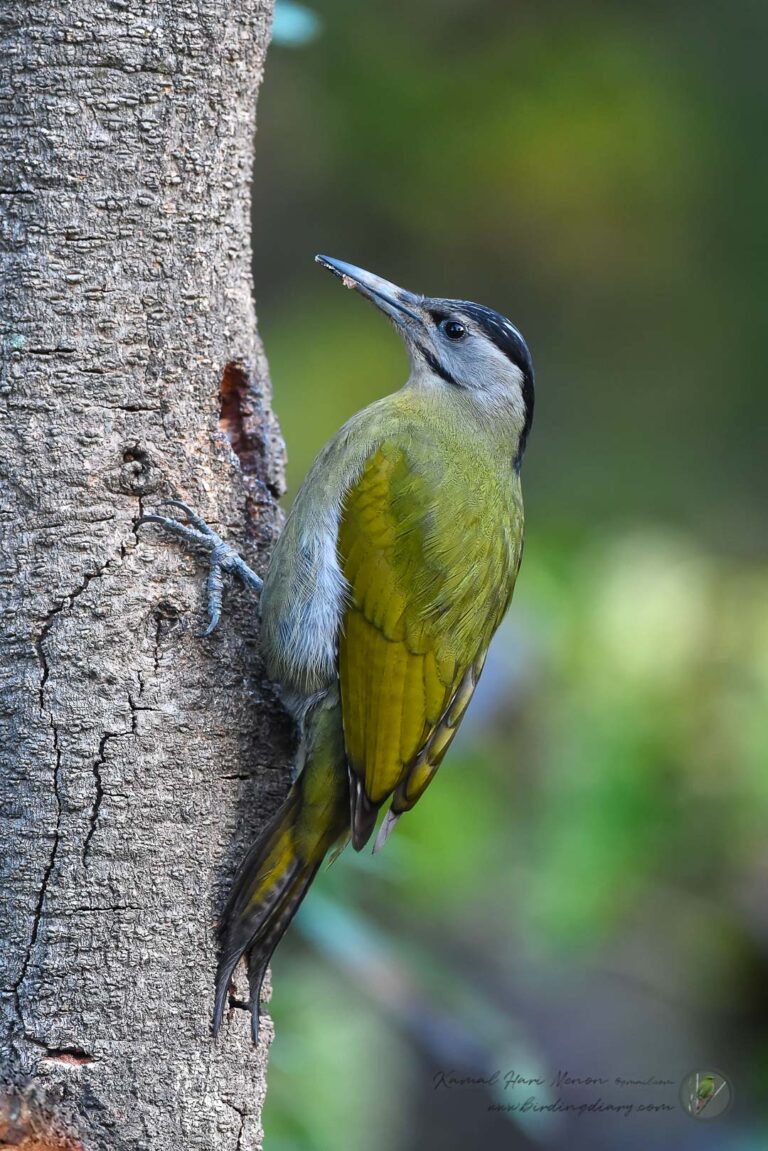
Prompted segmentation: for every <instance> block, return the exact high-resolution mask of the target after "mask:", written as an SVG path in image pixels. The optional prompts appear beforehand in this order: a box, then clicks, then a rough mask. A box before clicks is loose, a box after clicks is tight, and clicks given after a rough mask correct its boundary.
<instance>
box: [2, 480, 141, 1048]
mask: <svg viewBox="0 0 768 1151" xmlns="http://www.w3.org/2000/svg"><path fill="white" fill-rule="evenodd" d="M139 505H140V506H141V499H139ZM133 535H134V539H135V540H136V543H138V539H139V536H138V526H137V525H136V523H134V525H133ZM134 546H135V545H134ZM127 552H128V545H127V544H121V545H120V551H119V557H120V559H121V560H122V559H125V556H126V555H127ZM113 558H114V557H113ZM111 563H112V558H110V559H108V560H107V561H106V562H105V563H104V564H102V565H101V566H100V567H98V568H97V569H96V570H95V571H92V572H86V574H85V575H84V577H83V579H82V580H81V582H80V583H79V584H78V586H77V587H76V588H75V589H74V591H72V592H70V593H69V594H68V595H67V596H65V597H64V599H63V600H61V602H59V603H57V604H56V605H55V607H53V608H52V609H51V610H50V611H49V612H48V614H47V616H46V617H45V619H44V620H43V625H42V627H41V629H40V634H39V635H38V636H37V638H36V639H35V642H34V647H35V652H36V654H37V658H38V662H39V663H40V687H39V691H38V699H39V706H40V714H41V716H42V717H43V718H45V716H46V707H45V688H46V684H47V683H48V678H49V676H50V668H49V666H48V659H47V657H46V654H45V641H46V640H47V638H48V636H49V635H50V632H51V629H52V628H53V625H54V622H55V620H56V617H57V616H58V615H60V614H61V613H62V612H63V611H65V610H71V609H72V607H73V606H74V604H75V601H76V600H77V599H78V598H79V597H80V596H81V595H82V594H83V593H84V592H85V590H86V589H87V587H88V585H89V584H90V583H91V581H92V580H94V579H96V578H97V577H99V576H102V575H103V574H104V572H105V571H106V570H107V568H108V567H109V565H110V564H111ZM48 723H49V726H50V728H51V731H52V732H53V750H54V755H55V762H54V768H53V795H54V799H55V800H56V826H55V827H54V830H53V843H52V844H51V851H50V855H49V856H48V862H47V863H46V866H45V870H44V871H43V877H42V881H41V884H40V890H39V892H38V897H37V902H36V905H35V911H34V916H33V919H32V931H31V934H30V939H29V943H28V944H27V947H26V950H25V952H24V960H23V962H22V965H21V970H20V972H19V977H18V979H17V980H16V982H15V983H14V985H13V999H14V1005H15V1009H16V1017H17V1031H19V1030H20V1031H21V1033H22V1034H23V1035H24V1036H25V1037H26V1030H25V1026H24V1016H23V1013H22V1010H21V988H22V986H23V984H24V980H25V979H26V977H27V972H28V971H29V967H30V964H31V962H32V952H33V951H34V948H35V944H36V943H37V938H38V935H39V933H40V923H41V921H42V917H43V907H44V906H45V897H46V895H47V893H48V884H49V882H50V879H51V875H52V874H53V869H54V867H55V866H56V855H57V853H58V850H59V842H60V839H61V818H62V807H61V794H60V791H59V774H60V771H61V746H60V743H59V730H58V727H57V726H56V723H55V721H54V718H53V712H52V711H51V710H50V709H49V710H48ZM112 735H113V733H108V734H107V735H106V736H104V737H103V738H102V741H101V744H100V746H99V754H100V756H102V759H101V761H100V762H99V761H97V763H96V764H95V765H94V775H95V777H96V800H95V802H94V809H93V811H92V812H91V826H90V828H89V831H88V836H87V838H86V844H85V849H84V853H83V862H85V855H86V852H87V848H88V845H89V843H90V839H91V837H92V835H93V831H94V830H95V826H96V819H97V817H98V808H99V806H100V805H101V799H102V797H103V794H104V789H103V786H102V783H101V770H100V768H101V763H103V752H104V747H105V746H106V743H107V741H108V739H109V738H111V736H112Z"/></svg>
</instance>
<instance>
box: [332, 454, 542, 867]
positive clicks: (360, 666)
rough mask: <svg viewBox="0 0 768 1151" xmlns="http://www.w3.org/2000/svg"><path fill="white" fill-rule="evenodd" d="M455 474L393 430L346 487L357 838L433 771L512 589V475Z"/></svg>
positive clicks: (347, 726)
mask: <svg viewBox="0 0 768 1151" xmlns="http://www.w3.org/2000/svg"><path fill="white" fill-rule="evenodd" d="M510 471H511V469H510ZM450 479H452V480H453V481H454V482H452V483H451V482H448V483H447V482H446V480H450ZM455 481H456V475H455V468H454V467H452V465H451V461H450V460H449V459H447V458H445V456H443V457H442V458H441V456H440V453H435V451H434V450H427V451H424V450H423V445H422V446H421V447H420V445H419V444H418V443H414V441H413V440H409V441H408V442H407V444H399V443H397V442H395V441H393V440H390V441H387V442H385V443H384V444H382V445H381V447H380V448H379V449H378V450H377V451H376V452H375V453H374V454H373V455H372V456H371V458H370V459H369V460H368V462H367V464H366V465H365V467H364V470H363V472H362V474H361V476H360V478H359V480H358V481H357V482H356V484H355V485H354V486H353V488H352V490H351V491H350V492H349V493H348V495H347V498H346V500H345V504H344V508H343V513H342V518H341V523H340V527H339V537H338V552H339V560H340V564H341V568H342V571H343V574H344V576H345V578H346V580H347V582H348V584H349V587H350V593H351V594H350V603H349V606H348V608H347V610H346V612H345V616H344V619H343V624H342V632H341V636H340V640H339V678H340V684H341V701H342V714H343V721H344V738H345V743H346V750H347V756H348V760H349V765H350V780H351V783H352V809H353V817H352V821H353V829H352V830H353V842H354V844H355V847H356V848H358V849H359V848H360V847H361V846H362V845H363V844H364V843H365V842H366V841H367V839H368V838H369V836H370V834H371V831H372V830H373V826H374V824H375V821H376V815H377V811H378V808H379V806H380V805H381V804H382V803H383V802H384V801H385V800H386V799H387V797H388V796H390V795H394V799H393V805H392V810H393V813H394V814H399V813H400V812H402V811H406V810H408V809H409V808H411V807H412V806H413V805H414V804H415V803H416V801H417V800H418V798H419V796H420V795H421V794H422V792H423V791H424V789H425V788H426V786H427V785H428V783H429V781H430V780H431V778H432V776H433V775H434V772H435V771H436V770H437V767H438V766H439V764H440V761H441V759H442V757H443V755H444V754H445V752H446V750H447V748H448V746H449V744H450V742H451V739H452V737H453V734H454V732H455V730H456V728H457V727H458V724H459V722H460V720H461V717H462V715H463V714H464V711H465V709H466V707H467V704H468V703H469V700H470V699H471V697H472V693H473V691H474V688H475V684H476V683H477V679H478V677H479V675H480V671H481V669H482V664H483V661H484V659H485V653H486V650H487V648H488V644H489V643H490V640H491V637H492V635H493V633H494V631H495V630H496V628H497V627H498V625H499V623H500V621H501V618H502V616H503V614H504V612H505V611H506V609H507V606H508V604H509V600H510V598H511V595H512V589H513V586H514V580H515V576H516V574H517V568H518V566H519V561H520V551H521V537H522V511H521V506H520V503H519V499H517V500H515V499H512V495H511V493H512V480H511V475H510V480H509V484H508V488H509V491H507V490H505V488H504V486H503V484H500V483H498V482H496V481H495V480H494V477H493V476H492V475H491V474H490V473H489V472H488V471H487V470H486V471H485V472H483V470H482V468H481V469H480V471H479V473H478V472H477V471H475V472H474V474H473V477H472V483H461V484H458V485H457V483H456V482H455ZM457 486H458V487H460V488H461V490H460V491H458V492H457V491H456V488H457Z"/></svg>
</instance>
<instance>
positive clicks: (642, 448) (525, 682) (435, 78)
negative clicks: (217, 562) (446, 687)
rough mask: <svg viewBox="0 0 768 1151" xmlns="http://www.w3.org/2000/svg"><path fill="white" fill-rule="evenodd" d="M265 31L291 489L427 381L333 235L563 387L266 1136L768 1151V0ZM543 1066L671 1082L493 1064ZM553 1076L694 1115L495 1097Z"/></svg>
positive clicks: (322, 974)
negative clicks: (431, 742)
mask: <svg viewBox="0 0 768 1151" xmlns="http://www.w3.org/2000/svg"><path fill="white" fill-rule="evenodd" d="M278 20H279V22H278V25H277V33H278V35H277V39H276V42H275V44H274V45H273V47H272V49H271V52H270V56H269V60H268V66H267V73H266V79H265V83H264V87H263V90H262V94H261V105H260V110H259V125H260V127H259V135H258V141H257V167H256V186H255V199H254V230H255V237H254V243H255V253H256V258H255V274H256V284H257V295H258V311H259V318H260V325H261V332H262V336H263V338H264V340H265V343H266V348H267V352H268V355H269V359H270V364H271V371H272V378H273V384H274V393H275V407H276V410H277V413H278V416H279V418H280V420H281V423H282V428H283V431H284V433H285V437H286V440H287V443H288V451H289V467H288V479H289V488H290V490H289V494H288V497H287V501H289V500H290V498H291V495H292V494H294V493H295V491H296V488H297V486H298V484H299V483H300V481H301V478H302V477H303V475H304V473H305V471H306V469H307V467H308V466H309V464H310V462H311V460H312V459H313V457H314V455H315V453H316V452H317V450H318V449H319V448H320V447H321V445H322V444H323V442H324V441H325V440H326V439H327V437H328V436H329V435H330V434H332V432H333V431H334V430H335V429H336V428H337V427H338V426H339V425H340V424H341V423H342V422H343V421H344V420H345V419H346V418H347V417H348V416H349V415H351V414H352V413H353V412H354V411H355V410H357V409H358V408H360V407H362V406H363V405H364V404H366V403H368V402H369V401H371V400H373V399H374V398H376V397H378V396H380V395H383V394H385V393H386V392H389V391H392V390H394V389H395V388H396V387H397V386H399V384H400V383H401V382H402V381H403V380H404V379H405V375H406V372H407V364H406V359H405V355H404V352H403V350H402V349H401V347H400V345H399V342H398V340H397V338H396V336H395V335H394V333H393V332H392V331H391V329H390V328H389V326H388V325H387V324H386V323H385V322H384V320H383V319H382V318H381V316H380V315H378V314H376V313H375V312H374V310H373V309H371V308H369V307H368V306H367V305H366V304H365V303H364V302H363V301H362V300H360V299H358V298H356V297H354V296H352V295H350V294H349V293H345V292H343V291H342V290H341V289H340V286H339V285H338V284H337V283H336V282H335V281H333V280H332V279H331V278H330V277H329V276H328V275H327V274H324V273H323V272H321V271H320V270H319V269H318V268H316V267H315V266H314V265H313V263H312V256H313V255H314V253H315V252H318V251H322V252H327V253H329V254H331V255H334V256H338V257H340V258H342V259H346V260H349V261H351V262H353V263H357V264H361V265H362V266H364V267H368V268H371V269H373V270H375V271H377V272H379V273H381V274H383V275H385V276H386V277H388V278H390V279H393V280H395V281H397V282H399V283H402V284H403V285H405V286H407V287H409V288H411V289H414V290H418V291H425V292H428V293H432V294H440V295H456V296H460V297H464V298H470V299H476V300H478V301H480V302H483V303H487V304H490V305H492V306H494V307H496V308H498V309H499V310H500V311H502V312H504V313H505V314H507V315H509V316H510V317H511V318H512V319H513V320H514V321H515V322H516V323H517V324H518V325H519V327H520V328H521V329H522V331H523V332H524V333H525V335H526V337H527V339H528V341H529V344H530V346H531V348H532V351H533V356H534V362H535V364H536V369H537V389H538V390H537V404H536V418H535V421H534V428H533V433H532V436H531V441H530V446H529V450H528V454H527V457H526V461H525V466H524V470H523V475H524V487H525V495H526V509H527V519H528V529H527V547H526V558H525V562H524V564H523V568H522V573H521V577H520V580H519V584H518V590H517V592H516V596H515V600H514V603H513V606H512V610H511V613H510V616H509V618H508V620H507V622H506V623H505V625H504V627H503V628H502V630H501V632H500V633H499V635H498V636H497V638H496V640H495V642H494V645H493V649H492V653H491V657H490V658H489V663H488V665H487V668H486V671H485V674H484V677H483V680H482V683H481V685H480V690H479V691H478V694H477V696H476V699H475V701H474V704H473V707H472V708H471V709H470V712H469V715H468V717H467V719H466V721H465V724H464V729H463V731H462V733H461V737H460V738H459V739H458V740H457V741H456V743H455V744H454V747H453V749H452V751H451V754H450V755H449V756H448V758H447V760H446V762H445V764H444V766H443V768H442V769H441V772H440V778H439V780H438V782H437V783H436V784H435V785H434V786H433V787H432V788H431V789H430V791H429V794H428V795H427V797H426V798H425V800H424V802H423V804H420V805H419V807H418V808H417V809H416V811H414V813H413V814H412V815H410V816H408V817H407V818H406V819H404V820H402V822H401V823H400V825H399V826H398V829H397V832H396V834H395V835H394V836H393V837H392V839H391V840H390V842H389V844H388V845H387V848H386V850H385V851H384V852H382V853H381V855H379V856H377V857H376V859H375V860H373V859H371V857H370V856H369V855H367V854H366V855H364V856H361V857H353V853H351V852H345V853H344V855H343V856H342V858H341V859H340V860H339V861H338V863H336V864H335V865H334V866H333V867H332V868H331V869H330V870H328V871H324V872H323V873H322V875H321V877H320V879H319V880H318V881H317V884H316V886H315V888H314V889H313V892H312V894H311V896H310V898H309V899H308V900H307V901H306V903H305V904H304V906H303V908H302V910H301V912H300V914H299V917H298V920H297V926H296V929H295V930H294V931H293V932H292V933H291V934H290V935H289V938H288V939H287V940H286V942H285V944H284V945H283V946H282V947H281V948H280V951H279V952H278V955H277V957H276V960H275V972H276V978H275V983H276V986H275V993H274V997H273V1000H272V1007H271V1010H272V1013H273V1016H274V1018H275V1020H276V1026H277V1039H276V1041H275V1044H274V1047H273V1051H272V1059H271V1069H270V1090H269V1095H268V1101H267V1106H266V1111H265V1117H264V1118H265V1126H266V1132H267V1136H266V1148H267V1151H361V1149H362V1148H365V1149H366V1151H384V1149H387V1151H415V1149H416V1148H419V1149H426V1151H431V1149H433V1148H435V1149H437V1148H441V1149H445V1148H449V1149H453V1148H465V1147H482V1148H484V1149H485V1151H495V1149H497V1148H499V1149H501V1148H504V1149H506V1151H510V1149H511V1151H515V1149H517V1148H521V1149H522V1148H534V1147H543V1148H556V1149H559V1148H561V1147H562V1148H565V1147H569V1148H571V1147H573V1148H577V1149H581V1148H584V1151H587V1149H589V1151H601V1149H606V1151H614V1149H615V1148H617V1147H619V1146H620V1147H622V1148H623V1149H624V1148H626V1149H629V1151H633V1149H634V1148H637V1149H638V1151H639V1149H640V1148H642V1149H643V1151H649V1149H651V1151H657V1149H659V1151H660V1149H666V1148H669V1149H670V1151H672V1149H673V1148H674V1151H685V1149H687V1148H690V1149H691V1151H694V1149H695V1151H701V1149H706V1148H709V1147H712V1148H717V1149H718V1151H757V1149H758V1148H759V1149H764V1148H765V1147H766V1146H767V1145H768V1106H767V1105H766V1087H765V1085H766V1083H768V1029H767V1025H768V903H767V901H766V880H767V879H768V836H767V835H766V822H767V820H768V770H767V769H768V535H767V534H766V515H765V510H766V496H767V495H768V469H766V466H765V454H766V424H767V422H768V387H766V369H767V368H768V363H767V362H766V361H768V350H767V348H766V340H765V321H764V311H765V307H766V296H767V295H768V261H767V260H766V256H767V255H768V252H767V249H768V231H767V230H766V226H765V204H766V202H768V150H767V149H766V147H765V129H766V113H767V112H768V100H767V99H766V89H765V65H764V46H765V43H766V40H767V39H768V7H766V5H765V4H764V3H758V2H749V0H733V2H732V3H729V4H720V3H714V0H697V2H695V3H694V2H691V0H678V2H677V3H675V4H670V3H658V2H653V0H645V2H643V3H640V2H639V0H623V2H614V3H611V4H607V3H582V4H573V3H565V2H564V0H560V2H555V0H537V2H536V3H534V2H533V0H520V2H512V0H476V2H470V0H421V2H420V3H413V2H412V0H411V2H410V3H405V2H404V0H394V2H392V3H389V4H386V5H385V4H379V5H374V4H371V3H369V4H361V3H360V2H359V0H357V2H355V0H322V3H320V2H318V3H317V4H315V5H314V6H313V11H312V13H309V14H307V13H306V12H304V11H303V10H301V9H297V8H296V7H295V6H291V5H288V4H282V5H281V6H280V10H279V18H278ZM287 501H286V502H287ZM712 1066H714V1067H715V1068H716V1069H718V1070H720V1071H722V1072H724V1073H725V1074H726V1075H727V1076H728V1077H729V1079H730V1080H731V1082H732V1084H733V1090H734V1103H733V1106H732V1107H731V1109H730V1111H729V1113H728V1115H727V1116H726V1117H725V1118H723V1119H720V1120H718V1121H717V1122H716V1123H707V1122H704V1121H698V1122H696V1121H694V1120H693V1119H691V1118H690V1117H689V1116H688V1115H686V1114H685V1113H684V1111H683V1110H682V1109H681V1108H680V1107H679V1106H678V1103H677V1090H678V1084H679V1083H680V1081H681V1080H682V1079H683V1078H684V1077H685V1076H686V1075H688V1073H689V1072H691V1071H692V1070H697V1069H698V1070H702V1071H703V1070H707V1069H709V1068H711V1067H712ZM558 1069H567V1070H568V1071H569V1073H570V1074H571V1075H572V1076H574V1077H579V1078H584V1077H588V1076H595V1077H608V1078H609V1079H610V1080H611V1081H612V1080H613V1079H614V1077H615V1076H623V1077H624V1078H626V1079H642V1080H645V1079H649V1078H651V1077H655V1079H656V1080H662V1081H668V1082H666V1083H660V1084H657V1085H652V1086H648V1087H644V1088H642V1087H634V1088H627V1089H619V1088H617V1087H616V1085H615V1084H613V1083H611V1084H610V1085H608V1086H605V1085H603V1086H599V1087H595V1086H594V1085H592V1086H589V1085H587V1086H583V1087H582V1088H578V1087H575V1086H573V1085H565V1086H564V1087H562V1088H557V1087H546V1088H544V1087H539V1088H535V1089H533V1090H531V1089H526V1088H525V1087H524V1086H517V1087H512V1088H508V1089H507V1090H504V1089H503V1076H504V1075H506V1074H507V1073H508V1072H509V1071H513V1072H515V1073H517V1074H519V1075H521V1076H524V1077H540V1078H543V1079H545V1080H547V1081H548V1080H549V1079H551V1078H552V1076H554V1075H556V1073H557V1071H558ZM494 1071H500V1072H501V1073H502V1080H501V1081H500V1082H497V1083H496V1085H495V1086H493V1085H491V1086H483V1085H482V1084H476V1085H472V1084H464V1085H459V1084H454V1085H453V1086H450V1087H448V1086H445V1085H444V1081H443V1080H441V1078H440V1076H441V1074H442V1075H446V1076H447V1075H453V1076H455V1077H458V1078H462V1077H480V1078H483V1077H489V1076H490V1077H492V1076H493V1073H494ZM532 1093H533V1094H535V1096H536V1098H537V1100H538V1102H539V1103H543V1104H546V1103H547V1102H550V1103H555V1101H556V1100H557V1098H558V1097H560V1099H561V1100H562V1102H563V1103H565V1104H571V1103H578V1102H587V1103H588V1102H591V1101H593V1100H595V1099H596V1098H597V1097H599V1096H601V1097H602V1098H603V1100H604V1101H610V1102H614V1103H618V1102H634V1103H635V1105H636V1108H637V1106H638V1105H640V1104H651V1105H653V1104H666V1105H667V1106H670V1107H671V1110H667V1111H660V1112H653V1111H650V1112H646V1111H644V1112H640V1111H638V1110H637V1109H636V1110H635V1111H634V1112H633V1113H632V1115H631V1116H629V1117H628V1118H626V1117H624V1116H622V1115H616V1114H611V1113H607V1112H600V1113H598V1112H589V1113H586V1114H583V1115H579V1114H578V1113H575V1112H573V1111H563V1110H556V1109H552V1110H548V1111H541V1110H538V1111H534V1110H532V1109H531V1110H528V1111H523V1112H520V1111H503V1110H494V1109H493V1107H494V1104H496V1103H498V1102H499V1101H501V1103H502V1106H503V1105H506V1104H508V1103H510V1102H513V1101H516V1102H520V1101H522V1100H524V1099H525V1098H527V1097H528V1096H529V1095H531V1094H532Z"/></svg>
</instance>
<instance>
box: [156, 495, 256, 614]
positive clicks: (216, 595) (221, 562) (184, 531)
mask: <svg viewBox="0 0 768 1151" xmlns="http://www.w3.org/2000/svg"><path fill="white" fill-rule="evenodd" d="M159 506H161V507H165V506H169V507H174V508H179V509H180V510H181V511H182V512H183V513H184V516H185V517H186V522H185V521H183V520H175V519H172V518H171V517H170V516H158V515H154V514H150V515H146V516H142V517H141V519H140V520H138V521H137V525H136V526H137V527H139V526H140V525H141V524H158V525H159V526H160V527H161V528H163V529H164V530H165V531H167V532H170V533H171V534H172V535H175V536H178V538H179V539H182V540H184V542H185V543H187V544H193V545H194V546H195V547H200V548H202V549H203V550H204V551H206V552H207V553H208V627H207V628H206V629H205V631H204V632H202V633H201V634H202V635H203V636H207V635H210V634H211V632H213V631H215V630H216V628H217V627H218V624H219V620H220V619H221V600H222V595H223V593H224V573H225V572H234V573H235V574H236V575H237V576H239V577H240V579H241V580H242V581H243V583H244V584H245V585H246V586H247V587H251V588H253V589H254V590H255V591H261V588H262V585H263V581H262V579H261V577H260V576H257V575H256V572H255V571H253V569H252V568H249V567H248V564H247V563H246V562H245V560H244V559H243V558H242V556H240V555H238V553H237V552H236V551H235V549H234V548H233V547H232V545H231V544H228V543H227V542H226V541H225V540H223V539H222V538H221V536H220V535H219V534H218V533H217V532H215V531H214V530H213V528H210V527H209V526H208V524H207V523H206V522H205V520H204V519H203V518H202V516H199V515H198V514H197V512H195V511H193V510H192V508H190V507H189V506H188V505H187V504H185V503H182V501H181V500H163V501H162V503H161V504H160V505H159Z"/></svg>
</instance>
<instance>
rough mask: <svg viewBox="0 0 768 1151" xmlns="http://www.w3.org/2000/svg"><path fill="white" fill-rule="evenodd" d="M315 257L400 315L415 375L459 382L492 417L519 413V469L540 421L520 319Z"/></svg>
mask: <svg viewBox="0 0 768 1151" xmlns="http://www.w3.org/2000/svg"><path fill="white" fill-rule="evenodd" d="M315 259H316V260H317V262H318V263H319V264H321V265H322V266H323V267H325V268H328V269H329V271H331V272H333V274H334V275H336V276H338V277H339V278H340V279H341V280H342V282H343V283H344V284H345V286H346V287H348V288H354V289H355V291H357V292H359V293H360V294H361V295H363V296H365V297H366V298H367V299H369V300H371V301H372V303H374V304H376V306H377V307H378V308H380V309H381V311H382V312H384V313H385V315H387V316H388V317H389V319H390V320H391V321H392V322H393V324H394V325H395V327H396V328H397V330H398V331H399V333H400V335H401V336H402V338H403V340H404V342H405V345H406V347H407V349H408V352H409V355H410V358H411V365H412V373H411V380H412V381H413V382H415V383H416V384H417V385H418V384H421V385H427V386H436V387H447V388H455V389H460V390H461V391H463V392H464V393H465V394H466V398H467V400H469V401H471V402H472V403H473V404H475V405H476V406H478V407H479V408H481V409H482V410H483V411H484V412H486V413H487V414H488V416H489V417H490V418H491V419H493V418H494V416H498V417H501V416H502V415H505V416H511V417H512V423H513V427H514V431H515V436H516V441H517V448H516V452H515V458H514V466H515V468H516V469H517V470H519V468H520V464H521V462H522V458H523V453H524V452H525V447H526V443H527V440H528V434H529V432H530V430H531V424H532V422H533V407H534V373H533V363H532V360H531V353H530V351H529V350H528V345H527V344H526V342H525V340H524V339H523V337H522V335H521V334H520V332H519V331H518V329H517V328H516V327H515V325H514V324H513V323H511V321H510V320H508V319H506V317H505V316H502V315H501V314H500V313H499V312H496V311H494V310H493V308H488V307H485V306H484V305H483V304H474V303H472V302H471V301H470V300H452V299H444V298H443V297H439V296H422V295H417V294H416V293H414V292H409V291H406V289H405V288H400V287H398V286H397V284H392V283H390V281H389V280H384V279H382V277H381V276H377V275H375V273H373V272H366V271H365V270H364V269H363V268H357V267H355V265H354V264H347V263H345V262H344V261H343V260H336V259H332V258H331V257H330V256H316V257H315Z"/></svg>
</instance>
